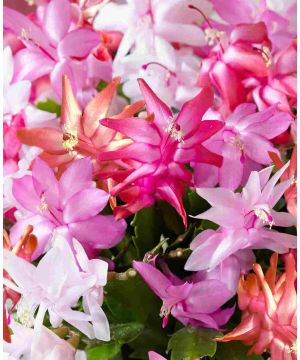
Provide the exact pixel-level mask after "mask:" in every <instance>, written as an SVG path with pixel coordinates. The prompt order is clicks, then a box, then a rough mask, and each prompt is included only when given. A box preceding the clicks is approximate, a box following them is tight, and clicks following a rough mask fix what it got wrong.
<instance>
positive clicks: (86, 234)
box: [10, 158, 126, 258]
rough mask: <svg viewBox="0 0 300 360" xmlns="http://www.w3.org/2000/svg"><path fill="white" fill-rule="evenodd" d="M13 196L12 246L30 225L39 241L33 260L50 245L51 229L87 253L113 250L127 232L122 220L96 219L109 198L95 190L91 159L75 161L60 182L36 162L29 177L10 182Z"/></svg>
mask: <svg viewBox="0 0 300 360" xmlns="http://www.w3.org/2000/svg"><path fill="white" fill-rule="evenodd" d="M12 193H13V196H14V198H15V200H16V201H17V203H18V204H19V206H18V210H19V213H18V214H17V219H18V221H17V222H16V224H15V225H14V226H13V227H12V229H11V233H10V236H11V241H12V243H13V244H14V243H15V242H16V241H17V240H18V239H19V237H20V234H21V232H22V231H23V229H24V228H25V227H26V226H27V225H29V224H31V225H33V226H34V229H35V235H36V236H37V238H38V247H37V250H36V251H35V253H34V258H37V257H38V256H39V255H41V254H42V253H43V252H44V250H45V248H46V247H48V246H49V245H50V244H49V240H50V238H51V235H52V233H53V231H54V229H59V230H64V231H66V233H67V234H69V235H71V236H73V237H74V238H76V239H77V240H79V241H80V242H81V243H82V244H83V246H84V247H85V248H86V249H87V251H92V250H93V249H103V248H106V249H107V248H109V247H112V246H114V245H115V244H117V243H118V242H119V241H120V240H121V239H122V237H123V234H124V232H125V229H126V222H125V221H124V220H120V221H116V220H115V219H114V217H113V216H111V215H108V216H103V215H98V214H99V212H100V211H101V210H102V209H103V208H104V207H105V206H106V203H107V201H108V198H109V195H108V194H107V193H106V192H104V191H103V190H100V189H97V188H96V187H95V183H94V182H93V181H92V163H91V160H90V158H84V159H81V160H77V161H74V162H73V163H72V164H71V165H70V166H69V167H68V168H67V169H66V170H65V172H64V173H63V174H62V176H61V177H60V179H59V180H57V178H56V176H55V173H54V172H53V171H52V170H51V169H50V167H49V166H48V165H47V164H46V163H45V162H44V161H42V160H40V159H39V158H36V159H35V161H34V163H33V166H32V175H31V176H30V175H25V176H23V177H22V178H19V179H13V186H12Z"/></svg>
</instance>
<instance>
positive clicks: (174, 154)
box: [98, 79, 223, 225]
mask: <svg viewBox="0 0 300 360" xmlns="http://www.w3.org/2000/svg"><path fill="white" fill-rule="evenodd" d="M139 85H140V88H141V91H142V93H143V96H144V98H145V101H146V106H147V112H148V115H149V116H150V118H148V119H142V118H127V119H125V118H124V119H118V120H115V119H104V120H102V121H101V124H102V125H105V126H107V127H108V128H110V129H113V130H116V131H119V132H121V133H122V134H124V135H126V136H128V137H129V138H131V139H132V140H133V143H132V144H129V145H127V146H125V147H123V148H121V149H118V150H112V151H109V152H105V153H100V154H99V157H98V158H99V160H102V161H103V160H104V161H110V160H124V159H125V160H130V161H131V164H132V165H131V167H130V168H129V169H128V171H127V172H125V174H122V173H117V174H112V177H113V178H115V180H116V181H119V184H118V185H116V186H115V187H114V188H113V189H112V190H111V195H113V196H115V195H120V197H121V198H122V200H123V201H125V202H126V203H127V204H126V205H123V206H119V207H117V208H115V209H114V210H115V214H116V217H117V218H122V217H126V216H128V215H130V214H132V213H135V212H137V211H138V210H140V209H142V208H144V207H148V206H151V205H152V204H153V203H154V202H155V200H165V201H167V202H169V203H170V204H171V205H172V206H173V207H174V208H175V209H176V210H177V211H178V213H179V214H180V215H181V217H182V218H183V221H184V223H185V225H186V213H185V210H184V208H183V204H182V195H183V192H184V188H185V186H186V185H189V184H190V181H191V173H190V172H189V171H188V170H186V168H185V166H184V164H186V163H189V162H191V161H195V162H200V163H201V162H203V163H209V164H213V165H216V166H220V165H221V163H222V157H221V156H219V155H217V154H215V153H212V152H210V151H208V150H207V149H206V148H205V147H204V146H202V142H204V141H205V140H207V139H209V138H210V137H211V136H212V135H213V134H215V133H216V132H217V131H219V130H220V129H221V128H222V127H223V124H222V123H221V122H219V121H208V120H207V121H201V120H202V116H203V115H204V113H205V112H206V111H207V109H208V108H209V107H210V106H211V105H212V102H213V92H212V91H211V90H210V89H209V88H205V89H203V90H202V91H201V92H200V93H199V94H198V95H197V96H196V97H195V98H193V99H192V100H190V101H188V102H186V103H185V104H184V105H183V107H182V109H181V111H180V112H179V114H178V115H177V116H174V115H173V113H172V111H171V110H170V109H169V107H168V106H167V105H166V104H165V103H164V102H162V101H161V100H160V99H159V98H158V97H157V96H156V95H155V94H154V93H153V91H152V90H151V89H150V87H149V86H148V85H147V83H146V82H145V81H144V80H143V79H139Z"/></svg>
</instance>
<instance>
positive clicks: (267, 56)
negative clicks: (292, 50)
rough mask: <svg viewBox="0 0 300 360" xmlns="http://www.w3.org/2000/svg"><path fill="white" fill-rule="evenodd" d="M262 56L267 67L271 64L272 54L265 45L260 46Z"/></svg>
mask: <svg viewBox="0 0 300 360" xmlns="http://www.w3.org/2000/svg"><path fill="white" fill-rule="evenodd" d="M262 57H263V59H264V60H265V62H266V66H267V67H269V66H271V65H272V54H271V51H270V49H269V48H268V47H267V46H263V47H262Z"/></svg>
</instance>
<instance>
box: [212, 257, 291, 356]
mask: <svg viewBox="0 0 300 360" xmlns="http://www.w3.org/2000/svg"><path fill="white" fill-rule="evenodd" d="M284 260H285V272H284V273H282V274H281V275H280V276H279V277H278V276H277V275H276V270H277V261H278V255H277V254H276V253H275V254H273V255H272V257H271V259H270V267H269V269H268V271H267V273H266V275H264V273H263V271H262V268H261V266H260V265H259V264H255V265H254V266H253V270H254V273H255V274H249V275H248V276H247V278H246V279H244V277H242V278H241V279H240V283H239V288H238V304H239V308H240V309H241V310H242V320H241V323H240V324H239V325H238V326H237V327H236V328H235V329H234V330H233V331H231V332H230V333H228V334H226V335H225V336H224V337H222V338H217V339H216V340H217V341H220V342H227V341H231V340H240V341H242V342H243V343H244V344H245V345H251V346H252V347H251V349H250V350H249V355H250V354H253V353H254V354H257V355H260V354H262V353H263V352H264V351H266V350H267V351H270V354H271V359H276V360H277V359H278V360H287V359H288V360H296V358H297V354H296V337H297V328H296V321H297V316H296V309H297V294H296V288H295V281H296V265H295V259H294V256H293V254H292V253H289V254H286V255H285V256H284Z"/></svg>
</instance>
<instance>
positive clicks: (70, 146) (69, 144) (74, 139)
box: [63, 124, 78, 152]
mask: <svg viewBox="0 0 300 360" xmlns="http://www.w3.org/2000/svg"><path fill="white" fill-rule="evenodd" d="M63 139H64V141H63V147H64V149H65V150H67V151H68V152H72V151H73V150H74V147H75V146H76V145H77V144H78V132H77V130H76V129H72V128H71V126H69V125H68V124H66V125H65V127H64V136H63Z"/></svg>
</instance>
